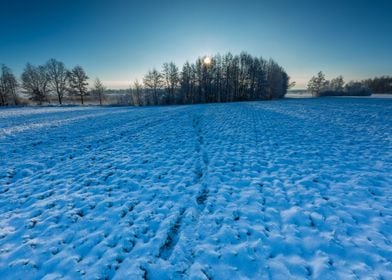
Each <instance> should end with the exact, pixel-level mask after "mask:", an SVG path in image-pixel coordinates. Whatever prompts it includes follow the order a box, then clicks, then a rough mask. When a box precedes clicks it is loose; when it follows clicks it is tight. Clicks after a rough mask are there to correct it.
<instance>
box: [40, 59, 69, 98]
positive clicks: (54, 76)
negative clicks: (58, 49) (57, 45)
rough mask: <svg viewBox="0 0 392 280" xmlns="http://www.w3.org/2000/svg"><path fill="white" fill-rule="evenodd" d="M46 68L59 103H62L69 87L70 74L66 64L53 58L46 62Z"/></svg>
mask: <svg viewBox="0 0 392 280" xmlns="http://www.w3.org/2000/svg"><path fill="white" fill-rule="evenodd" d="M45 66H46V70H47V73H48V77H49V85H50V88H51V90H53V91H54V92H55V93H56V94H57V98H58V101H59V104H60V105H61V104H62V100H63V97H64V94H65V93H66V92H67V89H68V75H67V72H68V71H67V69H66V68H65V65H64V63H63V62H61V61H57V60H56V59H54V58H52V59H49V61H48V62H47V63H46V65H45Z"/></svg>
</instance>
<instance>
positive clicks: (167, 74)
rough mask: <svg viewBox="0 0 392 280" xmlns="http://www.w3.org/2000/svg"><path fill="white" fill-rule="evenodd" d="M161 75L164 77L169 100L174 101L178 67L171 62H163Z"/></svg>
mask: <svg viewBox="0 0 392 280" xmlns="http://www.w3.org/2000/svg"><path fill="white" fill-rule="evenodd" d="M163 76H164V79H165V86H166V90H167V92H168V94H169V97H170V102H175V99H176V98H175V92H176V90H177V88H178V85H179V83H180V75H179V72H178V67H177V66H176V65H175V64H174V63H173V62H170V63H164V64H163Z"/></svg>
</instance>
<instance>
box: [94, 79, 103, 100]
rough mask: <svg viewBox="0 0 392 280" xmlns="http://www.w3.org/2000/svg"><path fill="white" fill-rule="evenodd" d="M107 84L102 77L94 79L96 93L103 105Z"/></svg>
mask: <svg viewBox="0 0 392 280" xmlns="http://www.w3.org/2000/svg"><path fill="white" fill-rule="evenodd" d="M105 90H106V88H105V86H104V85H103V83H102V82H101V80H100V79H98V78H96V79H95V81H94V89H93V91H94V93H95V94H97V95H98V99H99V105H102V99H103V98H104V93H105Z"/></svg>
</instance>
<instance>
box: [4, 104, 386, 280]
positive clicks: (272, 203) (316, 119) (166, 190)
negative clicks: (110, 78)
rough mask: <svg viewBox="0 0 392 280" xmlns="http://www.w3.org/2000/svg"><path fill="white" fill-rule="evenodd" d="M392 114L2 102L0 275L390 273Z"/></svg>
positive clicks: (352, 109) (344, 108)
mask: <svg viewBox="0 0 392 280" xmlns="http://www.w3.org/2000/svg"><path fill="white" fill-rule="evenodd" d="M391 112H392V99H389V100H387V99H369V98H368V99H358V98H325V99H292V100H283V101H271V102H249V103H233V104H211V105H194V106H173V107H155V108H97V107H88V108H77V107H74V108H72V107H71V108H21V109H3V110H1V111H0V147H1V148H0V275H1V279H62V278H66V279H80V278H82V279H181V278H186V279H239V278H241V279H248V278H250V279H285V280H286V279H302V278H305V279H306V278H309V279H339V278H340V279H358V278H360V279H363V278H365V279H392V209H391V207H392V189H391V186H392V175H391V170H392V118H391Z"/></svg>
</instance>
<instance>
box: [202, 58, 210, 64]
mask: <svg viewBox="0 0 392 280" xmlns="http://www.w3.org/2000/svg"><path fill="white" fill-rule="evenodd" d="M203 63H204V64H205V65H210V64H211V57H209V56H206V57H205V58H204V60H203Z"/></svg>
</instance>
